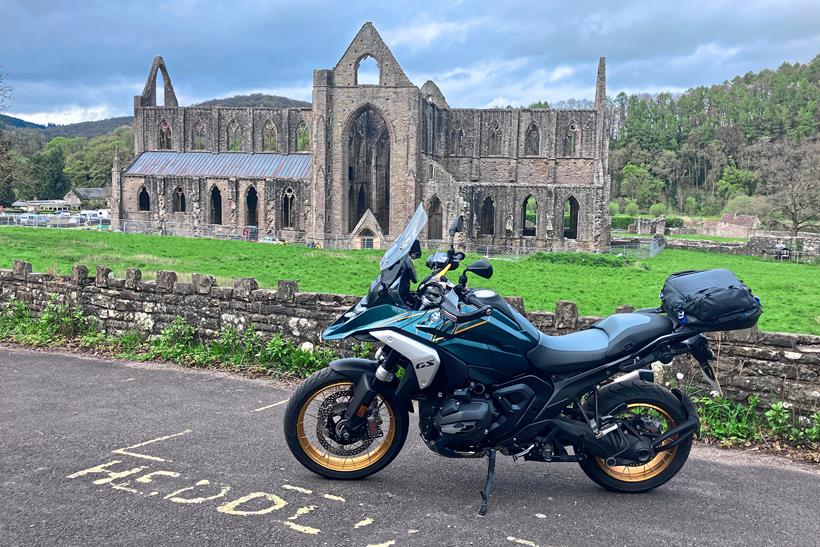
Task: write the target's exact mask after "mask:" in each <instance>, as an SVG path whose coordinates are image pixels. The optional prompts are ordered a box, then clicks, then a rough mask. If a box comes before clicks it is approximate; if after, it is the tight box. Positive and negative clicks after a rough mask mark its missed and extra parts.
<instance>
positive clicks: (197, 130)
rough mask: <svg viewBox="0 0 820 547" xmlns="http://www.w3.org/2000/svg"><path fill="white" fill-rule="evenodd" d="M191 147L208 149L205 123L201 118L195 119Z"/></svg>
mask: <svg viewBox="0 0 820 547" xmlns="http://www.w3.org/2000/svg"><path fill="white" fill-rule="evenodd" d="M192 148H193V149H194V150H207V149H208V133H207V132H206V131H205V124H204V123H203V122H202V120H197V121H196V123H195V124H194V135H193V142H192Z"/></svg>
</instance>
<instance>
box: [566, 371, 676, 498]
mask: <svg viewBox="0 0 820 547" xmlns="http://www.w3.org/2000/svg"><path fill="white" fill-rule="evenodd" d="M590 410H593V409H590ZM619 412H630V413H636V412H637V413H644V414H649V415H652V416H654V417H655V418H657V419H658V420H659V421H661V420H662V421H663V422H665V424H663V430H662V432H663V431H668V430H669V429H671V428H672V427H675V424H679V423H682V422H683V421H684V420H685V418H686V411H685V409H684V408H683V407H682V405H681V402H680V401H679V400H678V398H677V397H675V395H674V394H673V393H672V392H671V391H669V390H668V389H666V388H664V387H662V386H659V385H657V384H654V383H652V382H645V381H641V380H634V381H624V382H615V383H612V384H609V385H608V386H606V387H604V388H603V389H602V390H601V391H600V392H599V394H598V414H599V416H608V415H612V416H616V415H617V414H618V413H619ZM673 438H676V437H673ZM670 442H671V440H670ZM691 449H692V436H691V435H690V436H689V437H687V438H686V439H685V440H684V441H682V442H681V443H680V444H678V445H677V446H675V447H673V448H671V449H669V450H666V451H659V452H657V453H656V454H655V456H654V457H653V458H652V459H651V460H649V461H648V462H646V463H645V464H639V465H613V466H610V465H607V464H606V462H605V461H604V459H603V458H600V457H597V456H589V457H587V458H586V459H585V460H583V461H581V462H579V464H580V466H581V469H583V471H584V473H586V475H587V476H588V477H589V478H590V479H592V480H593V481H595V482H596V483H598V484H599V485H600V486H603V487H604V488H606V489H607V490H611V491H614V492H624V493H639V492H647V491H649V490H652V489H653V488H657V487H658V486H660V485H662V484H664V483H665V482H667V481H668V480H670V479H671V478H672V477H674V476H675V475H676V474H677V473H678V471H680V469H681V468H682V467H683V464H684V463H686V459H687V458H688V457H689V452H690V450H691Z"/></svg>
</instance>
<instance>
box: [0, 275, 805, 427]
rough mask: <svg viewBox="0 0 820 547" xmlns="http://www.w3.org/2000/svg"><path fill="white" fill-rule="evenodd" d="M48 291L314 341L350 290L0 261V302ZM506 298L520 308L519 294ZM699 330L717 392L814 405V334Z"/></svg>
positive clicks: (545, 322) (149, 331)
mask: <svg viewBox="0 0 820 547" xmlns="http://www.w3.org/2000/svg"><path fill="white" fill-rule="evenodd" d="M52 295H56V297H57V298H58V299H59V300H60V301H61V302H65V303H67V304H70V305H72V306H74V307H77V308H79V309H81V310H82V311H83V312H84V313H85V314H86V315H88V316H89V317H93V318H94V319H96V321H97V323H98V325H99V328H100V329H102V330H104V331H105V332H108V333H112V334H118V333H123V332H127V331H131V330H134V329H137V330H139V331H140V332H141V334H142V335H143V336H152V335H157V334H159V333H160V332H161V331H162V329H163V328H165V327H166V326H167V325H169V324H170V323H171V322H172V321H173V320H174V319H175V318H176V317H177V316H179V317H183V318H184V319H185V320H186V321H187V322H188V323H190V324H192V325H195V326H197V327H198V328H199V332H200V335H201V336H202V337H203V338H205V339H209V338H213V337H215V336H216V335H217V334H218V333H219V331H220V330H222V329H223V328H225V327H227V326H234V327H237V328H240V329H244V328H254V329H256V330H258V331H259V332H260V333H261V334H262V335H263V336H271V335H272V334H273V333H282V334H283V335H285V336H287V337H289V338H291V339H293V340H295V341H297V342H311V343H314V344H315V343H317V342H318V341H319V333H320V332H321V331H322V329H323V328H324V327H325V326H326V325H327V324H329V323H330V322H331V321H333V320H334V319H335V318H336V317H337V316H338V315H340V314H341V313H342V312H344V311H346V310H347V309H348V308H349V307H350V306H352V305H353V304H354V303H355V302H357V301H358V297H355V296H342V295H333V294H319V293H309V292H301V291H299V290H298V285H297V283H296V282H294V281H280V282H279V284H278V286H277V288H276V289H260V288H259V287H258V284H257V282H256V280H255V279H253V278H242V279H237V280H236V281H235V282H234V285H233V286H232V287H219V286H216V285H215V280H214V278H213V277H212V276H209V275H202V274H193V275H192V276H191V278H190V281H188V280H182V279H181V278H180V277H179V276H178V275H177V274H176V273H174V272H168V271H160V272H157V274H156V280H155V281H143V280H142V276H141V273H140V270H138V269H130V270H128V271H127V273H126V277H125V279H117V278H115V277H114V276H112V275H111V271H110V270H109V269H108V268H104V267H100V266H98V267H97V270H96V273H95V274H94V275H93V276H90V275H89V272H88V270H87V269H86V268H85V267H84V266H75V267H74V269H73V272H72V275H71V276H67V277H62V276H53V275H50V274H44V273H32V271H31V264H28V263H26V262H20V261H17V262H15V263H14V268H13V269H12V270H2V269H0V308H3V307H5V306H6V305H7V304H8V303H9V302H10V301H11V300H13V299H16V300H20V301H23V302H26V303H27V305H28V306H29V308H30V309H31V310H32V311H33V312H35V313H39V312H40V311H41V310H42V309H43V307H44V306H45V305H46V304H47V303H48V301H49V299H50V298H52ZM510 302H511V303H512V304H513V305H514V306H515V307H517V308H518V309H520V310H522V311H523V309H524V302H523V301H522V299H520V298H511V299H510ZM629 309H631V308H629V307H627V306H624V307H620V308H619V310H617V311H629ZM527 317H528V318H529V319H530V321H532V322H533V324H535V325H536V326H537V327H538V328H539V329H541V330H542V331H544V332H546V333H549V334H566V333H569V332H573V331H576V330H579V329H583V328H587V327H589V326H591V325H592V324H593V323H595V322H596V321H597V320H598V319H599V318H597V317H579V315H578V308H577V306H576V305H575V304H574V303H573V302H564V301H562V302H558V303H557V304H556V309H555V311H554V312H529V313H527ZM709 338H710V340H711V345H712V348H713V349H714V350H715V353H716V354H717V356H718V359H717V362H716V365H715V368H716V370H717V373H718V378H719V380H720V383H721V385H722V387H723V389H724V391H725V392H726V394H727V395H729V396H731V397H734V398H735V399H739V400H741V399H744V398H745V397H748V395H750V394H757V395H759V396H760V397H761V399H762V400H763V401H764V402H772V401H779V400H783V401H788V402H790V403H792V404H793V405H794V407H795V408H796V409H797V410H798V411H800V412H804V413H810V412H814V411H816V410H817V409H818V408H820V336H811V335H803V334H784V333H769V332H758V331H757V330H756V329H750V330H745V331H736V332H731V333H713V334H710V335H709ZM674 370H676V371H683V372H684V374H685V380H684V382H690V381H694V382H698V380H699V378H700V376H699V374H700V373H699V372H698V367H697V365H696V364H694V363H693V362H692V361H691V360H690V359H688V358H683V359H678V360H677V362H676V363H675V364H674ZM699 385H700V384H699Z"/></svg>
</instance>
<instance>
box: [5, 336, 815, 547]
mask: <svg viewBox="0 0 820 547" xmlns="http://www.w3.org/2000/svg"><path fill="white" fill-rule="evenodd" d="M288 396H289V389H288V386H286V385H282V384H277V383H274V382H271V381H263V380H251V379H247V378H243V377H240V376H235V375H232V374H227V373H224V372H210V371H197V370H190V369H184V368H179V367H173V366H164V365H144V364H134V363H125V362H110V361H102V360H98V359H91V358H84V357H78V356H74V355H68V354H60V353H46V352H32V351H26V350H20V349H10V348H5V347H0V545H24V544H25V545H30V544H39V545H45V544H48V545H52V544H55V543H59V544H69V545H81V544H82V545H88V544H92V545H99V544H171V543H173V544H203V543H209V544H235V545H261V544H275V545H361V546H366V545H381V546H389V545H509V546H515V545H525V546H533V545H540V546H546V545H651V544H662V545H692V544H700V545H706V544H709V545H785V544H789V545H818V542H820V539H819V538H820V472H818V471H817V470H816V469H810V468H806V467H802V466H798V465H796V464H794V463H791V462H789V461H787V460H784V459H779V458H773V457H768V456H763V455H759V454H751V453H740V452H733V451H724V450H717V449H712V448H708V447H702V446H696V447H695V448H694V450H693V452H692V456H691V457H690V460H689V462H688V463H687V464H686V466H685V467H684V468H683V470H682V471H681V472H680V473H679V475H678V476H677V477H676V478H675V479H673V480H672V481H670V482H669V483H667V485H665V486H663V487H661V488H659V489H657V490H655V491H653V492H651V493H648V494H640V495H618V494H612V493H609V492H607V491H605V490H603V489H601V488H599V487H598V486H596V485H595V484H594V483H592V482H591V481H590V480H589V479H587V478H586V476H585V475H584V474H583V473H582V472H581V470H580V469H579V468H578V466H577V465H576V464H539V463H534V462H527V463H524V462H520V461H519V462H513V461H512V460H511V459H510V458H506V457H499V461H498V466H497V469H496V480H495V486H494V490H493V496H492V498H491V505H490V513H489V514H488V515H487V516H486V517H480V516H478V515H477V510H478V507H479V504H480V496H479V490H480V489H481V486H482V484H483V480H484V474H485V472H486V468H485V464H484V462H483V461H481V460H449V459H446V458H442V457H439V456H437V455H435V454H433V453H432V452H430V451H428V450H427V449H426V448H425V447H424V446H423V445H422V443H421V441H420V439H419V438H418V435H417V429H416V427H415V425H414V426H413V428H412V429H411V432H410V435H409V436H408V440H407V444H406V445H405V449H404V450H403V452H402V453H401V454H400V455H399V457H398V458H397V459H396V460H395V461H394V462H393V463H392V464H391V465H390V466H389V467H387V468H386V469H385V470H383V471H382V472H381V473H379V474H377V475H375V476H373V477H371V478H369V479H366V480H363V481H355V482H338V481H328V480H325V479H322V478H320V477H317V476H315V475H313V474H311V473H310V472H308V471H307V470H306V469H304V468H303V467H302V466H301V465H299V464H298V463H297V462H296V460H294V459H293V457H292V456H291V455H290V453H289V452H288V449H287V446H286V445H285V442H284V440H283V435H282V432H281V429H282V426H281V420H282V414H283V412H284V404H283V401H285V400H286V399H287V398H288Z"/></svg>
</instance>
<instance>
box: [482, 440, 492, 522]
mask: <svg viewBox="0 0 820 547" xmlns="http://www.w3.org/2000/svg"><path fill="white" fill-rule="evenodd" d="M494 475H495V449H494V448H490V449H489V450H487V480H486V482H485V483H484V490H482V491H481V509H479V510H478V514H479V515H481V516H484V515H486V514H487V509H488V508H489V505H490V490H492V488H493V476H494Z"/></svg>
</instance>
